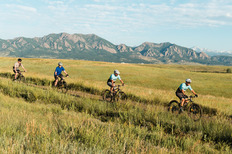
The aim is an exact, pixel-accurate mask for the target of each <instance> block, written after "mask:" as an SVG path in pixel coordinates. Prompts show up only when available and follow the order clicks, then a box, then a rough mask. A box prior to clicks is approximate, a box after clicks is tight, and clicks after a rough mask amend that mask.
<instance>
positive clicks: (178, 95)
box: [176, 88, 188, 100]
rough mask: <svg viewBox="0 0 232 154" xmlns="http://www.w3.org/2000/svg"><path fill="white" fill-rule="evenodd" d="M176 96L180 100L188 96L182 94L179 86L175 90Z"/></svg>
mask: <svg viewBox="0 0 232 154" xmlns="http://www.w3.org/2000/svg"><path fill="white" fill-rule="evenodd" d="M176 96H177V97H178V98H179V99H180V100H182V99H183V98H184V99H186V98H188V96H186V95H184V94H183V93H182V91H180V89H179V88H178V89H177V90H176Z"/></svg>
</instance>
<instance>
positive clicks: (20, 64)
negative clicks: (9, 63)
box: [13, 62, 23, 69]
mask: <svg viewBox="0 0 232 154" xmlns="http://www.w3.org/2000/svg"><path fill="white" fill-rule="evenodd" d="M20 66H22V67H23V64H22V63H18V62H16V63H15V64H14V67H13V68H16V69H18V68H19V67H20Z"/></svg>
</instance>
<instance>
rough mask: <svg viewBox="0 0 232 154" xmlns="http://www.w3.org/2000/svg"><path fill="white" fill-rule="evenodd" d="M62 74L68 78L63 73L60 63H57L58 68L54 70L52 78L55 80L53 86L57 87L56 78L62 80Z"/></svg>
mask: <svg viewBox="0 0 232 154" xmlns="http://www.w3.org/2000/svg"><path fill="white" fill-rule="evenodd" d="M62 72H64V73H65V74H66V77H68V73H67V72H66V71H65V69H64V67H63V64H62V63H61V62H59V63H58V66H57V67H56V69H55V72H54V78H55V80H56V82H55V85H54V86H56V85H57V82H58V77H59V78H61V79H62V80H63V78H64V76H63V75H62Z"/></svg>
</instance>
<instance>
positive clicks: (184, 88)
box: [179, 83, 193, 91]
mask: <svg viewBox="0 0 232 154" xmlns="http://www.w3.org/2000/svg"><path fill="white" fill-rule="evenodd" d="M179 89H180V90H184V91H186V90H188V89H189V90H191V91H192V90H193V89H192V87H191V86H190V85H189V86H186V83H182V84H181V85H180V86H179Z"/></svg>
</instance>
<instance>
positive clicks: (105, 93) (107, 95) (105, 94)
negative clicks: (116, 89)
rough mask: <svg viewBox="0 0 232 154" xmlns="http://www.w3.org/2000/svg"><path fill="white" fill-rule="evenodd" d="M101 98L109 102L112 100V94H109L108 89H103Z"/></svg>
mask: <svg viewBox="0 0 232 154" xmlns="http://www.w3.org/2000/svg"><path fill="white" fill-rule="evenodd" d="M102 99H103V100H104V101H109V102H111V101H112V96H111V92H110V90H108V89H106V90H105V91H103V93H102Z"/></svg>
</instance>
